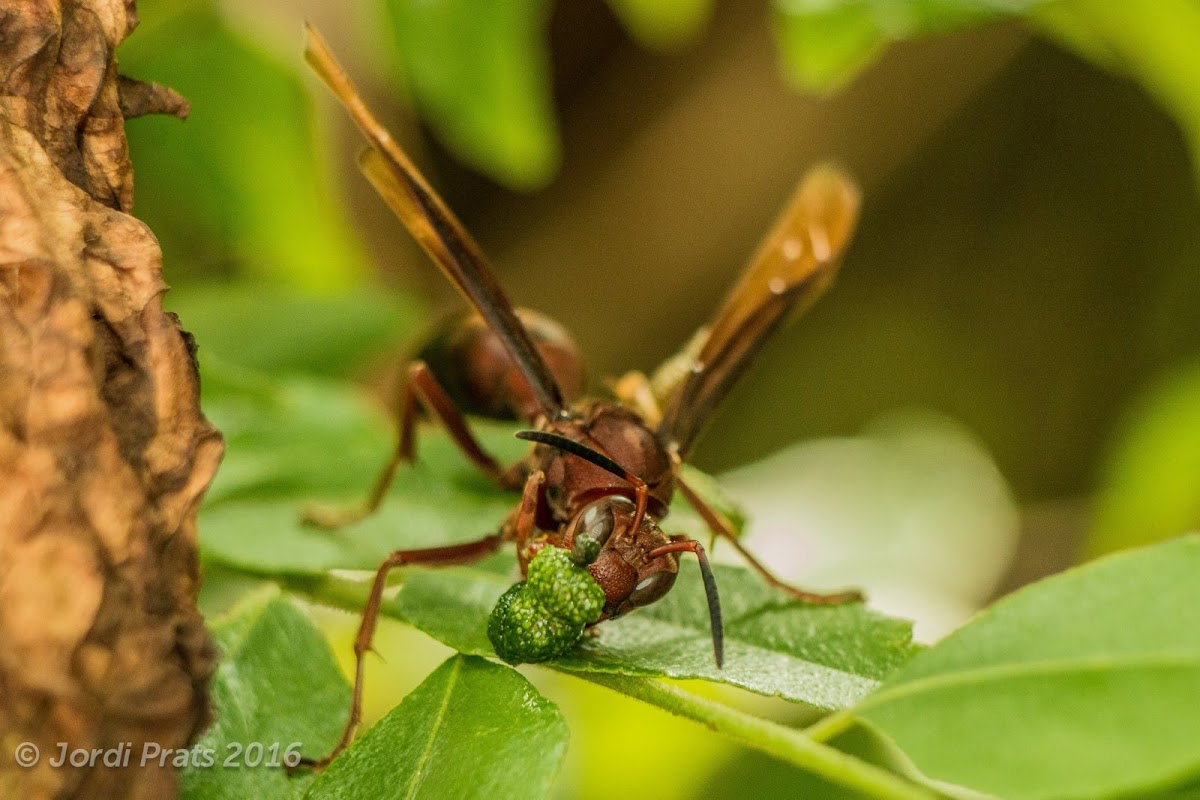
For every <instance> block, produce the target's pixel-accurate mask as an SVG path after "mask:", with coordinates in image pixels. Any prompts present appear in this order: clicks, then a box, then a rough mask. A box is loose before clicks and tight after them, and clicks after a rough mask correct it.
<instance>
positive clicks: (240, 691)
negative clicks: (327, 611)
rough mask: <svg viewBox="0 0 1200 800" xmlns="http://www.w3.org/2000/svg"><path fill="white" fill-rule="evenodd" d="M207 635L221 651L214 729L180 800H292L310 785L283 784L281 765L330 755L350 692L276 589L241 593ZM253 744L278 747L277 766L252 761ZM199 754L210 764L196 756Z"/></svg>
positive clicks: (312, 631)
mask: <svg viewBox="0 0 1200 800" xmlns="http://www.w3.org/2000/svg"><path fill="white" fill-rule="evenodd" d="M212 631H213V635H214V637H215V638H216V642H217V646H218V647H219V648H220V650H221V664H220V667H218V669H217V674H216V677H215V679H214V680H213V685H212V698H213V708H214V712H215V715H216V723H215V724H214V725H213V726H212V727H211V728H209V730H208V732H207V733H205V735H204V737H203V738H202V739H201V740H200V741H199V742H197V743H196V745H195V746H194V747H193V752H194V753H196V754H198V756H197V760H195V761H193V767H192V768H191V769H188V770H186V771H184V773H183V784H182V795H183V796H184V797H186V798H189V800H218V799H220V800H224V798H229V799H230V800H234V799H235V798H238V799H240V798H247V797H262V798H285V797H299V796H300V794H301V792H302V790H303V789H304V787H305V786H306V784H307V783H308V780H309V779H308V777H307V776H304V775H301V776H300V777H299V778H297V779H293V780H289V779H288V777H287V774H286V770H285V769H284V766H285V765H289V764H290V765H294V764H296V763H297V762H296V761H295V756H296V755H297V754H303V755H304V756H306V757H311V758H315V757H320V756H321V755H323V754H325V753H327V752H328V751H329V750H330V749H331V748H332V747H333V745H334V744H335V743H336V742H337V740H338V737H339V736H340V734H341V728H342V725H343V722H344V720H345V716H346V708H347V705H348V703H349V702H350V687H349V686H348V685H347V684H346V680H345V678H343V677H342V673H341V671H340V670H339V669H338V667H337V664H336V663H334V660H333V655H332V654H331V653H330V652H329V645H328V644H326V643H325V640H324V638H323V637H322V636H321V633H320V632H319V631H318V630H317V629H316V628H315V627H314V626H313V624H312V622H311V621H310V620H309V619H308V618H307V617H306V616H305V615H304V614H303V613H302V612H300V611H299V610H298V609H297V608H296V607H295V606H294V605H293V604H292V602H290V601H289V600H286V599H284V598H283V597H281V596H280V595H279V593H278V590H277V589H268V590H267V591H261V590H260V591H257V592H255V593H254V594H251V595H248V596H247V597H246V598H245V599H244V601H243V602H242V603H241V604H240V605H239V606H238V607H237V608H235V609H234V610H233V611H232V612H231V613H230V614H229V615H228V616H226V617H223V618H221V619H219V620H217V621H215V622H214V623H213V625H212ZM252 743H258V744H259V745H263V746H265V747H266V748H270V747H271V746H272V745H278V747H277V751H276V753H275V758H274V763H271V759H270V756H269V754H270V752H271V751H270V750H268V755H266V756H263V758H262V760H261V762H260V763H259V762H258V756H257V755H255V752H256V751H255V750H254V749H253V748H251V749H249V750H247V748H248V747H249V746H250V745H251V744H252ZM295 745H299V747H296V746H295ZM206 753H211V754H212V761H208V762H206V761H204V760H203V759H202V758H200V757H199V756H202V755H203V754H206ZM258 755H262V754H261V753H259V754H258ZM255 763H258V766H254V764H255Z"/></svg>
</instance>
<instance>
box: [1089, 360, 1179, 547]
mask: <svg viewBox="0 0 1200 800" xmlns="http://www.w3.org/2000/svg"><path fill="white" fill-rule="evenodd" d="M1197 476H1200V365H1198V366H1193V367H1191V368H1190V369H1183V370H1178V371H1175V372H1173V373H1171V374H1170V375H1168V376H1166V377H1165V378H1164V379H1162V380H1161V381H1159V382H1158V383H1157V384H1156V385H1155V386H1154V387H1152V388H1151V389H1150V391H1148V392H1147V393H1146V394H1145V396H1144V397H1143V398H1142V399H1141V400H1140V401H1139V402H1137V403H1136V404H1135V405H1134V407H1133V408H1132V409H1131V412H1130V414H1129V415H1128V420H1127V422H1126V425H1125V427H1124V430H1123V431H1122V432H1121V434H1120V436H1119V438H1118V440H1117V442H1116V445H1115V447H1114V448H1113V451H1112V453H1111V454H1110V456H1109V458H1108V459H1107V464H1106V468H1105V470H1104V475H1103V477H1102V478H1101V485H1100V490H1099V493H1098V495H1097V498H1096V513H1095V519H1094V521H1093V526H1092V530H1091V535H1090V537H1089V538H1088V541H1087V545H1086V548H1085V553H1084V554H1085V555H1087V556H1098V555H1102V554H1104V553H1109V552H1112V551H1114V550H1120V549H1122V548H1125V547H1135V546H1137V545H1141V544H1149V543H1151V542H1157V541H1161V540H1163V539H1167V538H1170V537H1172V536H1178V535H1179V534H1181V533H1186V532H1187V531H1192V530H1200V479H1198V478H1197Z"/></svg>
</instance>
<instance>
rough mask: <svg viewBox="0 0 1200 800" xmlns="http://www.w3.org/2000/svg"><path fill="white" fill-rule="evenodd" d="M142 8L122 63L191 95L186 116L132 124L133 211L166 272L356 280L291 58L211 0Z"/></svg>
mask: <svg viewBox="0 0 1200 800" xmlns="http://www.w3.org/2000/svg"><path fill="white" fill-rule="evenodd" d="M139 11H140V13H141V15H142V17H143V19H142V22H143V26H142V27H143V30H141V31H139V35H137V36H134V37H132V38H131V39H130V40H129V43H128V44H127V45H126V46H124V47H122V49H121V53H120V59H121V70H122V71H123V72H125V73H126V74H129V75H133V76H136V77H138V78H140V79H142V80H152V81H156V82H158V83H162V84H165V85H167V86H170V87H172V88H173V89H175V90H176V91H178V92H180V93H181V94H183V95H184V96H185V97H186V98H188V100H189V101H191V104H192V112H191V115H190V116H189V117H188V120H187V121H186V122H185V123H180V122H179V120H176V119H174V118H164V117H146V118H144V119H139V120H135V121H133V122H131V123H130V124H129V127H128V133H129V147H130V153H131V154H132V157H133V163H134V171H135V173H136V175H137V203H138V205H137V208H138V214H139V216H141V217H142V218H143V219H144V220H145V221H146V222H147V223H148V224H149V225H150V227H151V228H152V229H153V230H154V232H155V234H156V235H157V236H158V239H159V241H160V242H161V243H162V246H163V256H164V263H165V264H167V270H168V276H169V277H172V276H176V275H179V274H181V273H183V274H186V271H187V270H193V271H205V272H208V273H209V274H212V273H213V272H224V273H229V272H233V273H235V274H246V275H256V276H260V277H269V278H271V279H272V280H273V281H275V282H278V283H282V284H285V285H292V286H298V287H302V288H305V289H310V290H311V289H338V288H344V287H346V286H349V285H351V284H352V283H354V282H355V281H356V280H357V279H358V277H359V276H360V275H361V274H362V272H363V271H364V264H363V258H362V254H361V252H360V251H359V249H358V245H357V244H356V241H355V239H354V238H353V237H352V236H351V235H350V233H349V230H348V228H347V227H346V225H345V220H344V217H343V216H342V215H341V214H340V213H339V211H338V208H337V206H336V205H335V204H334V203H333V202H331V201H330V199H329V191H328V187H327V186H326V185H325V184H324V181H323V180H322V179H321V176H322V169H321V168H320V166H319V165H318V162H317V158H316V145H315V141H314V139H313V127H312V119H311V116H312V114H311V110H310V103H309V100H308V98H307V97H306V95H305V93H304V90H303V88H302V86H301V84H300V80H299V78H298V76H297V74H296V69H297V67H298V65H291V66H290V67H289V66H285V65H283V64H280V63H277V62H276V61H275V60H274V59H272V58H271V57H269V56H268V55H267V54H265V53H263V52H262V51H260V50H258V49H257V48H256V47H254V46H253V45H251V44H250V43H248V42H246V41H244V40H243V39H242V38H241V37H239V36H238V35H237V34H235V33H234V32H233V31H232V30H230V28H229V27H228V26H227V25H226V24H225V23H224V22H223V20H222V19H221V17H220V15H219V13H218V11H217V8H216V6H215V4H213V3H211V2H207V0H194V1H191V2H189V1H188V0H179V1H178V2H174V3H168V4H153V3H150V4H145V5H144V6H143V7H142V8H140V9H139ZM147 29H148V30H147ZM185 43H186V44H185ZM181 175H186V176H187V178H186V181H187V190H186V191H181V177H180V176H181Z"/></svg>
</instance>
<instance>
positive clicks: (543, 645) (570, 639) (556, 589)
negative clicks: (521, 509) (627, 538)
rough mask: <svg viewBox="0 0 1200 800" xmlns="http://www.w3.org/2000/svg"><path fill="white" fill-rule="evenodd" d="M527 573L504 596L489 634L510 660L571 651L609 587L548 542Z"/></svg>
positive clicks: (517, 661)
mask: <svg viewBox="0 0 1200 800" xmlns="http://www.w3.org/2000/svg"><path fill="white" fill-rule="evenodd" d="M527 574H528V578H527V579H526V580H525V581H523V582H521V583H518V584H516V585H515V586H513V587H512V588H510V589H509V590H508V591H507V592H505V593H504V594H503V595H501V596H500V599H499V600H498V601H497V602H496V607H495V608H494V609H492V614H491V616H490V617H489V618H488V639H490V640H491V642H492V647H494V648H495V650H496V655H498V656H500V658H502V659H504V660H505V661H507V662H508V663H510V664H524V663H529V662H538V661H549V660H550V659H552V658H558V657H559V656H561V655H563V654H564V653H567V652H568V651H570V650H571V649H572V648H574V647H575V645H577V644H578V643H579V640H580V639H581V638H582V637H583V629H584V628H585V627H587V625H588V624H589V623H592V622H595V621H596V620H598V619H599V618H600V614H601V612H602V611H603V610H604V590H603V589H601V588H600V585H599V584H597V583H596V580H595V579H594V578H593V577H592V575H591V573H589V572H588V571H587V569H586V568H584V567H581V566H577V565H576V564H575V563H573V562H572V560H571V554H570V553H568V552H567V551H566V550H564V549H562V548H559V547H543V548H542V549H541V550H539V551H538V553H537V555H535V556H534V557H533V560H532V561H530V562H529V570H528V573H527Z"/></svg>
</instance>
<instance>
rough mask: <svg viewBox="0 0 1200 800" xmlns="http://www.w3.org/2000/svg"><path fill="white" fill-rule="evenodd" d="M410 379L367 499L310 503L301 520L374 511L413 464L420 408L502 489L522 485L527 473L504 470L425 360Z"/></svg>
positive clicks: (335, 522) (349, 518) (331, 523)
mask: <svg viewBox="0 0 1200 800" xmlns="http://www.w3.org/2000/svg"><path fill="white" fill-rule="evenodd" d="M407 377H408V379H407V380H406V381H405V383H404V397H403V401H402V404H401V411H400V431H399V435H398V436H397V438H396V448H395V450H393V451H392V456H391V458H390V459H388V462H387V464H386V465H385V466H384V468H383V471H382V472H381V473H379V477H378V478H377V479H376V481H375V485H374V486H373V487H372V488H371V493H370V495H368V496H367V499H366V500H365V501H364V502H362V503H360V504H358V505H356V506H352V507H350V508H328V507H326V506H321V505H310V506H308V507H306V508H304V509H303V510H302V511H301V514H300V516H301V519H302V520H303V521H304V522H305V523H307V524H309V525H316V526H317V527H319V528H340V527H342V526H343V525H349V524H350V523H352V522H358V521H359V520H360V519H363V518H364V517H369V516H370V515H371V514H374V513H375V511H376V510H377V509H378V508H379V504H380V503H382V502H383V498H384V496H386V495H387V490H388V488H389V487H390V486H391V485H392V481H393V480H395V478H396V470H397V469H399V467H400V465H401V464H411V463H412V462H413V460H414V458H415V457H416V450H417V418H418V413H417V412H418V410H419V408H420V407H424V408H425V410H426V411H428V412H429V413H430V414H431V415H432V416H433V417H434V418H436V419H437V420H439V421H440V422H441V423H442V426H443V427H445V429H446V430H447V431H448V432H449V434H450V438H452V439H453V440H454V443H455V444H456V445H458V449H459V450H461V451H462V452H463V455H465V456H466V457H467V458H468V459H470V461H471V463H472V464H474V465H475V466H476V467H477V468H478V469H479V471H480V472H482V473H483V474H484V475H487V476H488V477H489V478H491V479H492V480H493V481H495V482H496V484H497V485H498V486H500V488H502V489H517V488H520V486H521V483H522V481H523V480H524V475H521V474H520V471H519V470H517V469H507V470H506V469H504V468H503V467H501V466H500V464H499V462H497V461H496V459H495V458H493V457H492V456H491V455H489V454H488V453H486V452H485V451H484V450H483V448H482V447H480V446H479V442H478V441H477V440H476V439H475V436H474V434H472V433H471V429H470V427H469V426H468V425H467V420H466V417H464V416H463V414H462V412H461V411H459V410H458V407H457V406H455V405H454V403H453V402H452V401H451V400H450V397H449V396H448V395H447V394H446V390H445V389H443V388H442V386H441V384H439V383H438V381H437V378H435V377H434V375H433V373H432V372H430V371H429V367H428V366H426V364H425V362H424V361H414V362H413V363H411V364H409V366H408V376H407Z"/></svg>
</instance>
